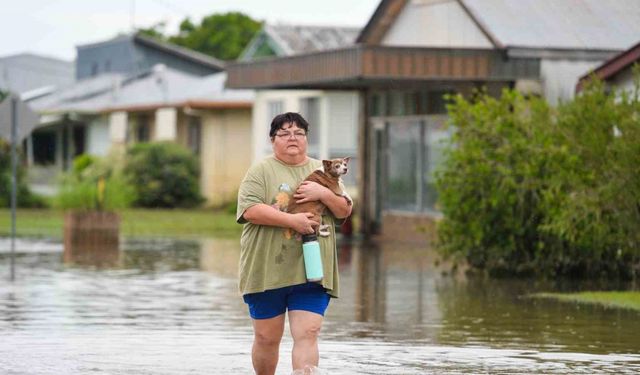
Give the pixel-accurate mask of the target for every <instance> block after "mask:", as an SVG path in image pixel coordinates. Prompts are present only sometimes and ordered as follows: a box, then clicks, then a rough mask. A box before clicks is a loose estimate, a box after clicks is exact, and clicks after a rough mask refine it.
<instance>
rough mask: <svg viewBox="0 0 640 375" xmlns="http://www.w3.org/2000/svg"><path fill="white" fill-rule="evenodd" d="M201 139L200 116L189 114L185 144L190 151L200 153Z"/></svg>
mask: <svg viewBox="0 0 640 375" xmlns="http://www.w3.org/2000/svg"><path fill="white" fill-rule="evenodd" d="M201 139H202V126H201V121H200V117H197V116H189V125H188V130H187V145H188V147H189V149H190V150H191V152H193V153H194V154H195V155H200V142H201Z"/></svg>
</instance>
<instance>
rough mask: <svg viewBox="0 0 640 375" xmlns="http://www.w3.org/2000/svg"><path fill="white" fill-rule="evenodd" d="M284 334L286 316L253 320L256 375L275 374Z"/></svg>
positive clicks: (252, 356)
mask: <svg viewBox="0 0 640 375" xmlns="http://www.w3.org/2000/svg"><path fill="white" fill-rule="evenodd" d="M283 332H284V314H280V315H278V316H276V317H274V318H270V319H253V333H254V337H253V349H252V351H251V360H252V361H253V369H254V370H255V371H256V375H273V374H275V372H276V366H277V365H278V357H279V350H280V340H281V339H282V333H283Z"/></svg>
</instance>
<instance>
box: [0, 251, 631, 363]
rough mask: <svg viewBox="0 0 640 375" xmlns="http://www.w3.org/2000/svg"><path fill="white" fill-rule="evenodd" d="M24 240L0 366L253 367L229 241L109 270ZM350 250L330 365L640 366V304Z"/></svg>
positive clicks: (7, 290)
mask: <svg viewBox="0 0 640 375" xmlns="http://www.w3.org/2000/svg"><path fill="white" fill-rule="evenodd" d="M7 243H8V242H7V241H6V240H0V277H1V278H3V279H6V277H7V275H8V273H7V272H8V271H7V266H8V257H7V254H6V251H5V250H3V246H5V245H6V244H7ZM17 248H18V249H19V253H18V280H17V281H16V282H14V283H0V337H1V338H2V339H1V340H0V373H8V374H56V375H57V374H61V373H64V374H70V375H75V374H88V373H89V374H154V375H155V374H187V373H194V374H200V373H219V374H250V373H251V359H250V352H251V343H252V329H251V324H250V321H249V319H248V318H247V313H246V307H245V305H244V304H243V302H242V300H241V298H240V297H239V296H238V294H237V281H236V277H235V275H234V274H233V272H231V271H229V270H230V269H235V267H237V262H238V249H237V248H236V247H234V245H233V243H231V244H230V243H229V242H224V243H218V242H216V240H212V239H208V240H206V241H203V242H197V241H196V242H194V241H191V242H190V241H171V240H166V239H165V240H162V241H157V240H153V241H144V240H134V241H127V242H125V243H124V244H123V250H122V251H121V253H120V254H119V255H118V259H117V262H116V263H114V265H113V266H111V267H93V266H90V265H84V266H79V265H69V264H64V263H63V262H62V251H63V249H62V246H61V244H60V243H56V242H54V241H43V240H38V241H30V240H20V242H19V246H17ZM341 251H342V252H345V253H343V254H342V257H341V261H342V263H341V267H342V271H341V273H342V274H341V277H342V295H343V298H341V299H339V300H335V301H332V303H331V306H330V309H329V312H328V315H327V320H326V322H325V325H324V327H323V336H322V337H323V339H322V341H321V344H320V345H321V353H322V356H321V358H322V359H321V367H322V368H323V369H324V371H325V372H324V373H328V374H386V375H393V374H443V373H445V374H447V373H448V374H463V373H492V374H494V373H497V374H499V373H505V374H507V373H508V374H514V373H519V374H529V373H548V374H564V373H578V374H579V373H585V374H591V373H620V374H624V373H638V372H640V356H639V355H638V354H636V353H638V352H639V351H640V343H638V342H637V340H636V335H637V332H638V331H639V329H640V326H639V325H638V320H639V319H638V317H639V316H638V314H634V313H632V312H620V311H616V312H612V311H605V310H602V309H598V308H582V309H576V308H575V307H574V306H572V305H567V304H558V303H554V302H551V301H544V302H537V301H536V302H533V301H531V300H529V299H522V298H519V296H520V295H522V294H523V293H524V292H526V291H527V290H530V289H527V288H525V287H522V286H519V285H513V284H509V285H505V284H500V283H493V284H489V285H486V284H482V283H466V282H456V281H454V280H452V279H447V278H443V277H441V276H440V273H439V272H438V271H437V270H435V269H433V267H432V266H429V265H424V264H422V265H421V263H420V260H419V259H421V258H420V256H419V253H412V252H411V251H410V250H408V251H407V252H406V253H403V255H404V257H406V258H407V259H414V260H415V261H411V262H408V261H407V259H404V258H403V257H400V258H399V257H398V256H397V252H394V255H388V254H387V255H385V251H387V250H384V249H381V250H380V249H379V250H376V251H372V250H371V249H362V248H358V247H353V248H348V247H341ZM394 251H395V250H394ZM347 252H350V253H347ZM347 255H349V256H347ZM412 257H413V258H412ZM381 259H384V262H383V261H382V260H381ZM420 267H422V268H420ZM523 291H524V292H523ZM634 332H635V333H634ZM282 345H283V346H282V350H281V357H280V364H281V365H280V367H279V369H278V374H279V375H282V374H289V373H290V370H289V363H290V354H289V353H290V350H291V346H292V342H291V339H290V337H289V336H288V335H285V337H284V339H283V344H282ZM627 353H628V354H627Z"/></svg>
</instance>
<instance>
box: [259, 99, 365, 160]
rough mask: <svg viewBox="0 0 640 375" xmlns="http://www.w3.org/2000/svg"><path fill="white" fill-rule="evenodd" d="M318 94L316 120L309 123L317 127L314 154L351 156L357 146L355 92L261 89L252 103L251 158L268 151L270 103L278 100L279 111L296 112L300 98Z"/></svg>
mask: <svg viewBox="0 0 640 375" xmlns="http://www.w3.org/2000/svg"><path fill="white" fill-rule="evenodd" d="M312 97H315V98H319V100H320V103H319V105H320V123H319V124H311V125H312V126H318V127H319V129H313V130H312V131H317V132H319V134H320V136H319V144H318V147H319V148H318V155H319V157H320V158H329V157H330V156H332V155H335V154H336V153H347V154H349V155H344V156H354V155H355V153H356V150H357V127H358V94H357V93H356V92H328V91H311V90H300V91H283V90H264V91H258V92H257V93H256V98H255V102H254V106H253V120H252V122H253V126H252V132H253V150H254V152H253V155H254V160H253V162H254V163H255V162H257V161H259V160H261V159H263V158H264V157H266V156H267V155H269V154H271V143H270V140H269V127H270V125H271V120H272V118H273V114H272V113H270V109H269V106H270V103H272V102H276V101H280V102H282V111H281V113H282V112H300V110H301V108H300V102H301V100H302V99H304V98H312Z"/></svg>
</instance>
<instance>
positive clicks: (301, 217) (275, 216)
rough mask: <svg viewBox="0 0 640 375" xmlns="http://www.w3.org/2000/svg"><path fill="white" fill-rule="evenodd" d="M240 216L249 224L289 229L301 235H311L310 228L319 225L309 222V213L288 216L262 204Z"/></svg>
mask: <svg viewBox="0 0 640 375" xmlns="http://www.w3.org/2000/svg"><path fill="white" fill-rule="evenodd" d="M242 216H243V217H244V218H245V220H247V221H248V222H250V223H251V224H257V225H269V226H274V227H282V228H291V229H293V230H295V231H296V232H298V233H302V234H306V233H313V232H314V230H313V227H312V226H313V225H319V223H317V222H315V221H313V220H311V218H312V217H313V214H312V213H310V212H303V213H298V214H289V213H286V212H282V211H280V210H276V209H275V208H273V207H271V206H269V205H267V204H264V203H260V204H256V205H253V206H251V207H249V208H247V210H246V211H245V212H244V214H242Z"/></svg>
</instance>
